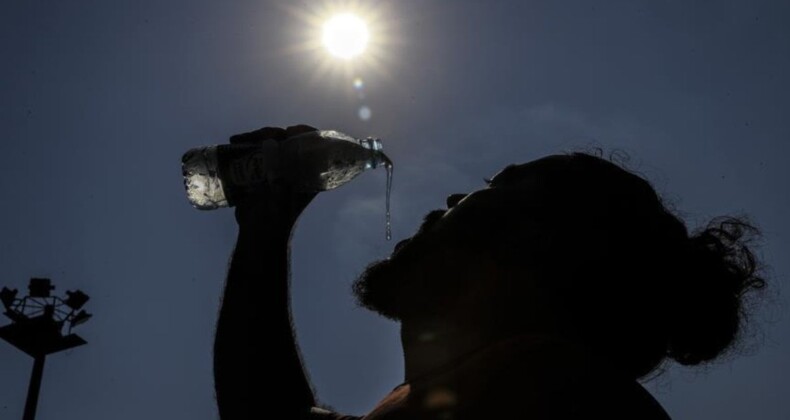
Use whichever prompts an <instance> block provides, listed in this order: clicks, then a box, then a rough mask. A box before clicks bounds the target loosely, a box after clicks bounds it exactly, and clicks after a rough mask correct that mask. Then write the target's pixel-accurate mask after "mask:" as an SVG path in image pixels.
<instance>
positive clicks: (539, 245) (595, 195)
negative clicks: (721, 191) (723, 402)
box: [486, 153, 766, 378]
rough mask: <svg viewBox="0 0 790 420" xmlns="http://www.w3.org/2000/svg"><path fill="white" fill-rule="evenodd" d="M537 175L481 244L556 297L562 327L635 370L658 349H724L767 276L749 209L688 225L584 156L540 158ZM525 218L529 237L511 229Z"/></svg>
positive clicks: (680, 352) (618, 168) (635, 179)
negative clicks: (543, 163) (536, 232)
mask: <svg viewBox="0 0 790 420" xmlns="http://www.w3.org/2000/svg"><path fill="white" fill-rule="evenodd" d="M514 168H515V167H514ZM511 172H512V174H513V176H514V177H517V175H518V174H517V171H516V170H513V171H511ZM541 184H542V185H543V187H542V191H543V192H541V193H539V195H538V197H539V198H538V199H536V198H535V197H536V192H535V190H534V189H532V190H530V191H529V197H530V199H529V200H528V199H527V198H526V197H524V198H517V197H518V195H519V193H518V188H517V187H516V188H514V189H513V191H514V193H513V197H514V200H515V201H518V200H523V202H524V203H526V204H524V205H521V204H516V205H513V206H512V207H513V208H515V209H516V210H513V212H514V213H513V214H512V215H511V216H510V217H502V218H501V219H502V220H503V222H502V223H501V225H502V229H503V232H504V233H494V234H492V237H493V238H494V239H492V241H493V242H494V243H496V244H497V245H495V247H496V250H495V251H494V252H496V253H497V254H498V255H499V256H505V257H504V258H505V259H506V260H507V263H508V264H516V265H521V266H523V267H528V268H529V270H530V272H532V273H535V272H537V273H538V277H539V278H541V279H542V280H541V281H542V282H543V283H544V284H543V286H542V287H544V289H543V290H548V291H549V293H552V294H553V295H554V296H555V299H552V300H551V301H552V302H562V304H561V307H559V308H557V310H555V311H554V312H555V313H557V314H559V315H556V316H558V317H560V318H559V320H558V321H557V322H559V324H560V325H563V328H565V331H566V332H568V331H570V333H571V334H572V335H573V336H576V337H582V340H584V342H586V343H587V344H588V346H589V347H590V348H592V349H594V351H596V352H598V353H599V354H600V355H602V356H603V357H607V358H608V359H610V360H611V361H613V363H615V364H617V365H619V366H620V367H621V368H622V369H623V370H625V371H627V372H628V374H630V375H631V376H633V377H636V378H639V377H643V376H645V375H647V374H649V373H650V372H653V371H654V370H655V369H656V368H657V367H658V366H660V364H661V363H662V362H663V361H664V360H666V358H671V359H674V360H676V361H677V362H678V363H680V364H683V365H697V364H701V363H704V362H708V361H712V360H714V359H716V358H717V357H719V356H721V355H722V354H724V353H726V352H727V351H728V350H730V349H731V348H733V345H734V343H736V342H737V341H738V338H739V334H740V332H741V331H742V327H743V325H744V323H745V320H746V319H748V316H749V313H748V312H749V309H750V308H751V306H750V305H748V304H747V302H748V300H749V298H750V296H751V295H752V294H753V292H757V291H759V290H760V289H763V288H764V287H765V284H766V283H765V280H764V278H763V277H762V276H761V270H760V263H759V261H758V259H757V258H756V256H755V254H754V251H753V248H754V242H755V239H756V238H757V237H758V236H759V230H758V229H757V228H756V227H755V226H754V225H753V224H752V223H751V222H750V221H749V220H748V218H746V217H717V218H713V219H712V220H711V221H710V222H709V223H708V224H707V225H706V226H704V227H703V228H701V229H698V230H696V231H694V232H692V233H689V231H688V229H687V227H686V224H685V222H684V221H683V220H682V219H681V218H680V217H678V216H676V215H675V214H674V213H673V212H672V211H671V210H670V209H669V208H668V206H667V205H665V203H664V202H663V200H662V199H661V198H660V197H659V195H658V194H657V193H656V191H655V189H654V188H653V186H652V185H651V184H650V183H649V182H648V181H647V180H646V179H644V178H643V177H641V176H639V175H637V174H636V173H634V172H632V171H629V170H626V169H625V168H624V166H623V165H622V163H614V162H612V161H610V160H607V159H603V158H601V157H599V156H595V155H592V154H587V153H571V154H569V155H565V156H563V157H562V159H561V160H560V163H559V164H556V163H555V164H552V166H547V167H546V168H545V170H543V172H542V174H541ZM526 195H527V194H526V193H525V194H522V196H526ZM536 202H537V203H538V204H535V203H536ZM529 218H531V219H533V221H534V220H535V219H537V220H539V225H540V226H541V228H540V230H541V231H542V233H541V235H543V236H542V237H540V238H538V239H537V240H535V238H534V237H533V238H531V239H530V240H524V238H523V237H522V236H521V235H520V234H519V235H514V234H513V233H512V232H514V231H519V232H520V231H527V230H528V229H527V228H523V229H520V228H518V227H516V225H518V224H519V223H528V222H522V220H526V219H529ZM486 246H490V243H488V244H486ZM524 293H527V292H524ZM519 298H520V297H516V299H519ZM513 307H518V304H515V303H514V305H513Z"/></svg>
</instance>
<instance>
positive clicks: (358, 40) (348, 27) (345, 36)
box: [321, 13, 370, 60]
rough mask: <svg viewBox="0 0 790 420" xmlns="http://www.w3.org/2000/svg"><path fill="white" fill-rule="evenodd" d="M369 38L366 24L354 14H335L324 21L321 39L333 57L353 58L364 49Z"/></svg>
mask: <svg viewBox="0 0 790 420" xmlns="http://www.w3.org/2000/svg"><path fill="white" fill-rule="evenodd" d="M369 40H370V32H369V31H368V26H367V24H366V23H365V21H363V20H362V19H360V18H359V17H358V16H356V15H354V14H351V13H342V14H337V15H334V16H332V17H331V18H330V19H329V20H327V21H326V23H324V26H323V33H322V37H321V41H322V43H323V44H324V47H326V49H327V51H329V53H330V54H332V55H334V56H335V57H338V58H343V59H346V60H348V59H351V58H354V57H356V56H358V55H360V54H362V53H363V52H364V51H365V48H366V47H367V46H368V41H369Z"/></svg>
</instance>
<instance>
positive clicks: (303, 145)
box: [181, 130, 392, 239]
mask: <svg viewBox="0 0 790 420" xmlns="http://www.w3.org/2000/svg"><path fill="white" fill-rule="evenodd" d="M382 149H383V148H382V144H381V140H379V139H374V138H370V137H369V138H366V139H355V138H353V137H350V136H348V135H346V134H343V133H340V132H337V131H333V130H325V131H314V132H309V133H304V134H301V135H298V136H295V137H291V138H289V139H287V140H284V141H281V142H278V141H274V140H271V141H263V142H260V143H257V144H223V145H217V146H206V147H197V148H194V149H191V150H189V151H187V152H186V153H184V156H183V157H182V158H181V165H182V166H181V168H182V172H183V174H184V187H185V188H186V192H187V197H188V198H189V202H190V203H191V204H192V205H193V206H194V207H195V208H197V209H200V210H214V209H218V208H222V207H230V206H233V205H234V203H235V202H236V201H237V200H239V199H240V198H242V197H244V196H245V195H247V194H254V193H255V192H256V191H257V190H260V188H261V187H262V186H263V185H266V184H269V185H271V184H274V183H279V182H284V183H287V184H289V185H292V186H294V187H295V188H297V189H299V190H302V191H326V190H331V189H333V188H337V187H339V186H341V185H343V184H345V183H347V182H349V181H351V180H352V179H353V178H354V177H356V176H357V175H359V174H360V173H362V172H363V171H365V170H366V169H374V168H377V167H379V166H384V167H385V168H386V170H387V199H386V207H387V239H390V237H391V234H390V231H391V228H390V212H389V207H390V205H389V204H390V190H391V188H392V161H391V160H390V159H389V158H388V157H387V156H386V155H385V154H384V152H383V151H382Z"/></svg>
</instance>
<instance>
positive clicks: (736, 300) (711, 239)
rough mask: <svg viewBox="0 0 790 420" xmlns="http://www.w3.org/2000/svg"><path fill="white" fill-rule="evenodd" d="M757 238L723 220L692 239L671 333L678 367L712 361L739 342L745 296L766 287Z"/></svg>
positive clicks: (738, 222) (747, 227) (746, 226)
mask: <svg viewBox="0 0 790 420" xmlns="http://www.w3.org/2000/svg"><path fill="white" fill-rule="evenodd" d="M756 235H757V229H756V228H755V227H754V226H752V225H751V224H750V223H749V222H748V221H746V220H744V219H740V218H735V217H724V218H716V219H713V220H712V221H711V222H710V223H708V225H707V226H706V227H705V228H704V229H701V230H699V231H697V232H695V234H693V235H692V236H691V237H689V239H688V246H687V249H686V252H685V257H684V258H682V262H681V264H680V265H681V266H680V267H679V270H680V276H679V277H680V279H681V280H680V281H681V283H680V284H679V288H680V290H678V293H677V294H675V296H676V298H675V302H673V303H674V305H673V306H672V308H673V309H672V313H671V314H670V324H669V331H668V336H669V346H668V356H669V357H671V358H672V359H674V360H676V361H677V362H678V363H680V364H683V365H697V364H700V363H703V362H706V361H709V360H712V359H714V358H716V357H717V356H719V355H721V354H723V353H726V351H727V350H729V349H730V348H731V347H732V344H733V343H734V342H735V341H736V339H737V338H738V335H739V332H740V330H741V326H742V325H743V323H744V319H745V316H746V313H745V311H744V309H745V307H746V306H747V305H746V302H745V298H746V297H747V295H748V294H749V292H751V291H754V290H758V289H762V288H763V287H764V285H765V281H764V279H763V278H762V277H760V276H759V275H758V264H757V260H756V259H755V256H754V254H753V252H752V251H751V249H750V245H751V243H752V242H753V239H754V238H755V237H756Z"/></svg>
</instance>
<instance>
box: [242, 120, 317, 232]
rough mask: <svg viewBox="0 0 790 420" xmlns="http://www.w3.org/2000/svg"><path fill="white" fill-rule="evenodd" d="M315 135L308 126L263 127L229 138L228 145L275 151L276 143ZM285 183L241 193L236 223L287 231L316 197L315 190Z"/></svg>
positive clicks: (277, 146) (315, 132) (243, 226)
mask: <svg viewBox="0 0 790 420" xmlns="http://www.w3.org/2000/svg"><path fill="white" fill-rule="evenodd" d="M309 133H312V134H313V135H317V133H318V129H316V128H313V127H311V126H309V125H295V126H290V127H288V128H285V129H283V128H280V127H264V128H261V129H259V130H255V131H251V132H248V133H243V134H236V135H234V136H232V137H231V138H230V144H232V145H248V146H258V147H262V148H264V149H266V148H272V149H274V148H278V149H279V146H280V143H281V142H283V141H286V140H288V139H290V138H293V137H296V136H299V135H310V134H309ZM284 181H285V180H283V179H280V180H278V181H276V182H272V183H265V184H262V185H260V186H259V187H258V188H256V189H255V191H254V192H250V193H248V194H244V195H243V196H242V197H240V199H239V200H238V201H236V202H235V203H234V204H235V207H236V222H237V223H238V224H239V226H240V227H242V228H248V227H249V228H253V229H255V228H259V227H262V225H264V224H268V225H271V224H272V223H274V224H276V225H279V226H282V227H283V228H285V229H288V230H290V229H291V227H292V226H293V224H294V223H295V222H296V219H297V218H298V217H299V215H300V214H302V212H303V211H304V209H305V208H307V206H308V205H309V204H310V202H311V201H312V200H313V198H315V196H316V195H317V194H318V191H303V190H301V189H299V188H294V187H295V186H294V185H290V184H289V183H287V182H284Z"/></svg>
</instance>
